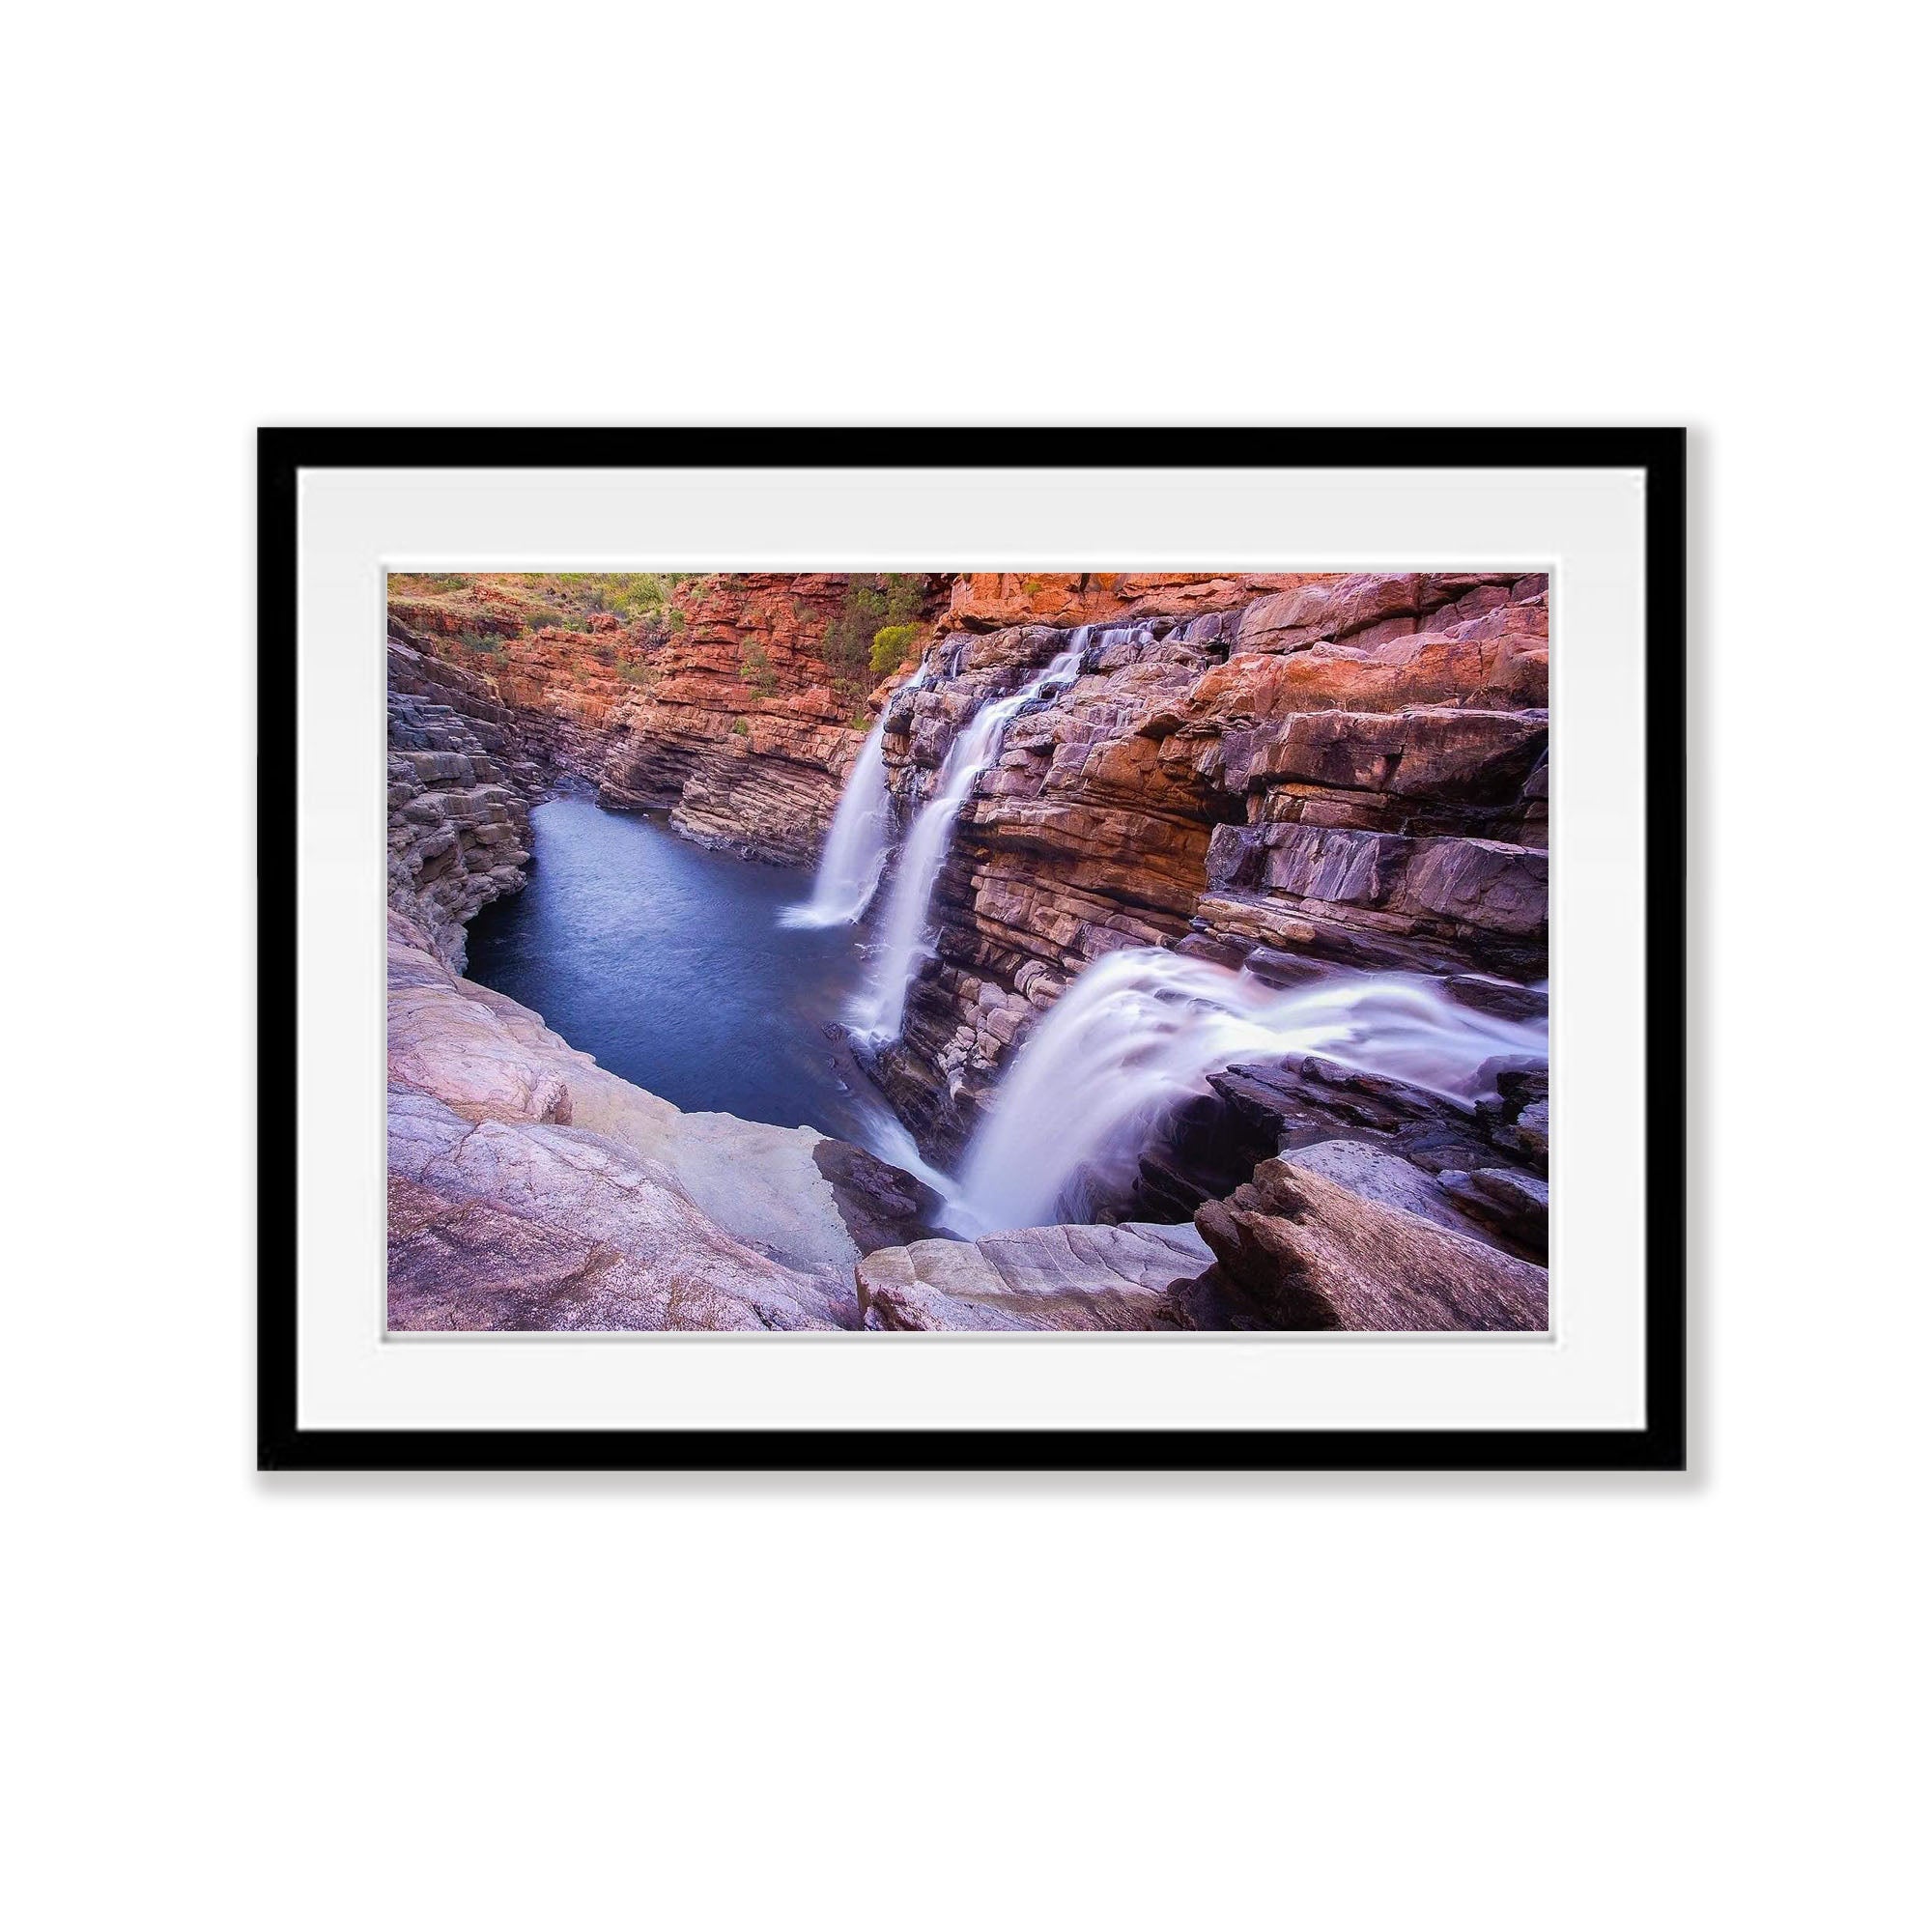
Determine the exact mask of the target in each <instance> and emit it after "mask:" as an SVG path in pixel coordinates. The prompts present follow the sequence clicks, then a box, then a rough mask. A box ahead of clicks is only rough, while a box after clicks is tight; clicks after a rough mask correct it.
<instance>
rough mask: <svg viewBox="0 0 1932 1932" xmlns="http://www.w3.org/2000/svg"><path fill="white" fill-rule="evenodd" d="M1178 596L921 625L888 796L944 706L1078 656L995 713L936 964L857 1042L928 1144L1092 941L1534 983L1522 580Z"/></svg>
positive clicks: (904, 777) (1527, 598) (929, 757)
mask: <svg viewBox="0 0 1932 1932" xmlns="http://www.w3.org/2000/svg"><path fill="white" fill-rule="evenodd" d="M1258 592H1259V593H1261V594H1257V593H1258ZM1186 594H1187V595H1188V596H1190V597H1193V598H1198V599H1200V600H1201V601H1203V602H1209V603H1210V604H1211V605H1214V606H1218V607H1219V608H1210V609H1208V610H1206V611H1199V610H1198V606H1197V614H1193V615H1188V614H1185V613H1184V608H1183V610H1180V611H1175V610H1168V611H1160V612H1159V613H1158V614H1155V615H1151V616H1150V615H1146V614H1141V615H1138V616H1137V617H1135V618H1134V619H1133V620H1132V621H1128V622H1123V623H1119V624H1097V625H1095V626H1094V627H1092V628H1090V629H1089V630H1088V631H1087V632H1086V633H1085V634H1084V636H1083V635H1082V634H1081V633H1079V632H1078V631H1075V632H1073V633H1069V632H1068V631H1066V630H1065V629H1062V628H1057V627H1050V626H1046V625H1041V624H1033V623H1026V624H1019V625H1010V626H998V627H995V628H991V629H987V630H983V631H973V632H968V633H967V634H966V635H962V636H958V637H953V638H951V639H949V640H947V641H945V642H942V643H941V644H940V645H939V646H938V648H937V651H936V653H935V658H936V671H935V674H932V675H929V676H928V679H927V681H926V682H925V683H924V684H923V686H921V687H920V688H919V689H918V690H916V691H913V692H910V693H903V694H900V695H899V696H896V698H895V700H894V701H893V703H892V708H891V709H890V711H889V713H888V719H887V736H886V757H887V763H888V768H889V772H890V775H891V779H890V781H891V782H892V784H893V785H894V787H895V791H896V792H897V793H898V795H899V796H900V798H901V800H902V801H903V807H902V810H908V811H909V810H913V809H916V804H917V801H918V800H919V799H920V798H921V797H923V796H924V795H925V794H926V792H927V791H929V788H930V784H931V775H932V773H933V772H934V771H935V770H936V769H937V767H938V766H939V764H940V763H941V762H942V761H943V759H944V757H945V753H946V751H947V748H948V746H949V745H950V743H951V741H952V736H953V734H954V733H955V732H956V731H957V729H958V728H959V725H960V723H961V721H962V720H964V719H965V718H967V717H969V716H971V715H972V713H973V712H974V711H975V710H977V709H978V708H979V706H980V705H981V704H982V703H984V702H986V701H987V700H988V699H989V698H990V697H993V696H999V695H1002V694H1004V693H1006V692H1009V691H1011V690H1013V689H1015V688H1016V687H1017V686H1018V684H1019V683H1020V682H1021V681H1022V680H1023V679H1024V678H1025V677H1026V676H1027V675H1028V674H1029V673H1030V672H1032V671H1035V670H1037V668H1039V667H1040V666H1042V665H1045V664H1047V663H1049V662H1050V661H1051V660H1052V659H1053V658H1054V657H1055V656H1056V655H1057V654H1058V653H1059V652H1060V651H1062V650H1063V649H1065V648H1066V647H1067V646H1068V643H1069V640H1070V639H1071V640H1074V641H1078V642H1080V643H1081V644H1082V646H1083V656H1082V674H1081V676H1080V677H1079V679H1078V681H1077V682H1076V683H1075V684H1073V686H1072V687H1071V689H1070V690H1068V691H1067V692H1065V695H1064V696H1058V697H1057V698H1055V699H1053V700H1052V701H1051V702H1047V703H1042V704H1040V705H1039V706H1037V708H1035V709H1033V710H1032V711H1029V712H1023V713H1022V714H1021V715H1020V717H1019V718H1018V719H1017V720H1016V721H1015V722H1014V724H1013V725H1012V726H1011V727H1010V728H1009V731H1008V734H1007V737H1006V740H1005V744H1004V748H1003V751H1002V753H1001V756H1000V758H999V761H998V763H997V765H996V766H995V767H994V768H993V769H991V770H989V771H988V772H986V773H985V774H984V775H983V776H982V778H981V780H980V783H979V785H978V787H977V789H976V795H975V796H974V797H973V798H972V799H970V800H969V802H968V804H967V806H966V807H965V809H964V810H963V811H962V812H961V814H960V818H959V821H958V825H957V829H956V832H955V836H954V838H953V841H952V853H951V856H950V858H949V861H948V864H947V867H946V868H945V870H944V872H943V873H942V875H941V879H940V884H939V887H938V890H937V893H936V895H935V898H934V904H933V913H934V923H935V928H936V935H937V936H936V948H935V952H936V956H935V957H934V959H933V960H932V961H931V962H930V964H929V965H928V966H927V968H926V970H925V971H924V973H923V977H922V978H921V979H920V980H919V981H918V983H917V984H916V985H915V986H914V987H913V989H912V993H911V996H910V999H909V1001H908V1006H907V1018H906V1025H905V1030H904V1034H903V1037H901V1039H900V1040H899V1041H898V1042H897V1043H896V1044H895V1045H893V1046H891V1047H889V1048H887V1049H886V1050H884V1051H883V1052H882V1053H881V1054H880V1055H879V1056H878V1060H877V1072H878V1076H879V1078H880V1080H881V1082H882V1084H883V1085H884V1086H885V1087H886V1089H887V1091H888V1093H889V1094H891V1096H892V1098H893V1101H894V1104H895V1107H896V1108H897V1110H898V1111H899V1112H900V1113H901V1115H902V1116H903V1117H904V1118H905V1119H906V1120H907V1121H908V1122H910V1123H911V1124H912V1125H913V1126H914V1127H915V1130H916V1131H917V1132H918V1133H919V1134H920V1136H921V1138H922V1140H923V1143H924V1144H925V1145H926V1147H927V1148H928V1150H930V1151H934V1152H935V1153H938V1154H940V1155H941V1156H950V1155H952V1154H953V1153H956V1151H958V1149H959V1148H960V1147H961V1146H962V1145H963V1144H964V1142H965V1140H966V1139H967V1137H968V1136H969V1135H970V1133H971V1131H972V1129H973V1127H974V1125H975V1124H976V1122H977V1121H978V1119H979V1117H980V1112H981V1110H982V1109H983V1106H984V1104H985V1101H986V1098H987V1095H988V1094H989V1092H990V1089H991V1086H992V1083H993V1081H994V1079H995V1078H996V1076H997V1074H998V1071H999V1069H1000V1067H1001V1066H1002V1065H1003V1064H1004V1063H1005V1062H1006V1061H1007V1059H1008V1058H1009V1055H1010V1053H1011V1052H1012V1050H1013V1048H1014V1047H1015V1045H1016V1044H1017V1043H1018V1042H1019V1041H1020V1040H1021V1039H1022V1038H1023V1037H1024V1036H1025V1035H1026V1033H1027V1032H1028V1031H1029V1029H1030V1027H1031V1026H1032V1024H1033V1022H1034V1020H1035V1018H1036V1017H1037V1014H1039V1013H1040V1012H1042V1011H1044V1010H1045V1009H1048V1008H1050V1007H1051V1006H1052V1005H1053V1004H1054V1002H1055V1001H1056V1000H1057V999H1058V998H1059V997H1060V995H1061V993H1062V992H1063V991H1064V990H1065V986H1066V984H1067V982H1068V980H1070V979H1071V978H1072V977H1073V976H1074V975H1075V974H1077V973H1078V971H1079V970H1080V968H1081V967H1082V966H1084V965H1085V964H1087V963H1088V962H1089V961H1091V960H1093V959H1094V958H1096V957H1098V956H1099V955H1100V954H1101V953H1103V952H1109V951H1112V950H1115V949H1118V948H1121V947H1124V946H1170V947H1173V948H1175V949H1177V950H1179V951H1180V952H1192V953H1196V954H1199V955H1201V956H1204V957H1208V958H1211V959H1213V960H1216V961H1218V962H1220V963H1223V964H1226V965H1230V966H1236V965H1246V966H1247V967H1249V968H1250V970H1252V971H1253V972H1255V973H1257V974H1260V975H1262V976H1263V977H1264V978H1270V979H1272V980H1274V981H1275V982H1276V983H1280V984H1290V983H1293V981H1294V980H1295V979H1296V978H1297V976H1305V975H1307V974H1308V973H1310V972H1311V971H1312V970H1321V969H1322V968H1324V967H1331V966H1337V965H1339V966H1345V967H1357V968H1369V969H1393V970H1413V971H1419V972H1426V973H1430V974H1434V975H1446V976H1448V977H1449V978H1450V980H1451V983H1452V985H1455V986H1458V987H1460V988H1461V989H1462V991H1463V994H1464V996H1465V997H1467V998H1468V999H1469V1000H1470V1001H1471V1002H1472V1003H1480V1002H1483V1001H1493V1002H1498V1003H1501V1005H1502V1006H1503V1007H1506V1008H1507V1007H1514V1008H1517V1009H1525V1008H1529V1007H1533V1006H1534V1005H1535V1004H1536V1002H1537V1001H1538V1000H1539V998H1540V996H1539V995H1538V994H1537V993H1536V992H1534V991H1533V990H1531V989H1530V988H1531V983H1532V982H1534V981H1537V980H1541V979H1542V978H1543V977H1544V974H1545V972H1546V970H1547V969H1546V967H1545V965H1544V959H1545V952H1546V948H1547V936H1548V928H1547V916H1548V915H1547V898H1548V852H1547V810H1548V804H1547V795H1548V786H1547V758H1548V709H1547V706H1548V585H1547V583H1546V582H1545V581H1544V580H1543V579H1542V578H1540V577H1517V576H1515V575H1513V574H1509V573H1488V574H1482V573H1476V574H1449V573H1438V574H1405V575H1378V576H1354V577H1337V576H1325V577H1308V578H1303V579H1300V580H1297V581H1295V582H1293V583H1291V584H1289V585H1287V586H1286V587H1283V586H1281V585H1280V584H1279V583H1264V582H1257V581H1255V580H1244V579H1223V580H1214V581H1212V582H1211V583H1210V585H1209V586H1208V587H1206V588H1205V589H1204V588H1201V587H1196V586H1189V587H1188V590H1187V592H1186ZM963 601H964V600H961V601H960V602H955V604H954V606H953V614H954V615H955V616H956V615H957V613H958V612H959V611H960V609H961V606H962V603H963ZM1173 601H1174V602H1177V603H1178V602H1180V598H1179V596H1176V597H1174V599H1173ZM1010 604H1011V599H1010V598H1009V597H1008V596H1005V595H998V596H988V597H987V598H986V599H985V600H984V601H983V602H982V603H981V604H980V606H979V608H980V609H982V610H985V611H989V612H990V613H992V614H993V615H1003V614H1005V613H1006V612H1007V611H1008V610H1009V608H1010ZM966 608H968V609H971V608H973V607H972V606H970V605H967V606H966ZM1247 1097H1249V1098H1250V1099H1252V1098H1253V1097H1254V1096H1252V1095H1249V1096H1247ZM1359 1099H1360V1096H1356V1098H1355V1099H1351V1100H1350V1101H1348V1102H1347V1103H1346V1104H1347V1105H1349V1106H1351V1107H1356V1108H1357V1111H1359V1104H1358V1103H1359ZM1330 1111H1332V1110H1330ZM1375 1124H1376V1125H1377V1127H1378V1129H1379V1128H1383V1127H1384V1126H1386V1124H1387V1122H1385V1120H1384V1119H1383V1118H1381V1117H1380V1116H1379V1115H1378V1117H1377V1119H1376V1121H1375ZM1286 1130H1287V1129H1286V1128H1285V1129H1284V1131H1286ZM1264 1151H1266V1152H1272V1151H1274V1150H1273V1148H1272V1147H1269V1148H1267V1149H1265V1150H1264ZM1196 1198H1197V1199H1198V1198H1199V1197H1198V1195H1197V1196H1196Z"/></svg>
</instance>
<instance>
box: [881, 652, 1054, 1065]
mask: <svg viewBox="0 0 1932 1932" xmlns="http://www.w3.org/2000/svg"><path fill="white" fill-rule="evenodd" d="M1086 644H1087V633H1086V631H1085V630H1084V629H1082V630H1078V631H1076V632H1074V634H1073V641H1072V643H1071V645H1069V647H1068V648H1067V649H1065V650H1064V651H1062V652H1061V654H1060V655H1059V656H1058V657H1057V658H1055V659H1054V661H1053V662H1052V663H1051V664H1050V665H1048V666H1047V668H1045V669H1044V670H1043V671H1041V672H1040V673H1039V675H1038V676H1037V677H1036V678H1034V679H1033V680H1032V681H1031V682H1030V683H1028V684H1026V685H1024V686H1023V687H1022V688H1021V689H1020V690H1018V691H1016V692H1014V693H1013V695H1012V696H1010V697H1002V698H999V699H997V700H996V701H995V702H993V703H991V704H987V705H984V706H982V707H981V708H980V710H979V711H978V712H976V713H975V714H974V716H973V718H972V720H971V721H970V722H969V723H968V724H967V725H966V726H965V727H964V728H963V729H962V730H961V731H960V733H959V735H958V736H957V737H956V738H955V739H953V741H952V750H951V751H950V752H948V753H947V754H946V762H945V763H944V764H943V765H942V766H941V767H940V770H939V779H938V781H937V783H936V784H935V786H934V788H933V794H932V797H931V798H930V799H929V800H928V801H927V802H926V804H925V806H924V808H923V810H921V812H920V814H919V816H918V817H917V818H916V819H915V820H914V821H913V828H912V831H911V833H910V834H909V835H908V837H907V838H906V842H905V849H904V851H903V852H901V853H900V855H899V863H898V869H897V871H895V873H894V874H893V884H892V890H891V892H890V893H888V894H887V895H886V910H885V916H884V918H883V920H882V921H881V923H880V928H879V947H878V951H877V952H875V953H874V954H873V957H872V961H871V965H870V968H869V970H868V972H867V980H866V986H865V990H864V991H863V992H862V993H861V994H860V996H859V998H858V999H857V1000H856V1001H855V1002H854V1004H853V1008H852V1027H853V1031H854V1033H856V1034H857V1035H859V1036H860V1037H862V1038H865V1039H867V1040H870V1041H871V1042H873V1043H874V1044H882V1043H884V1042H885V1041H888V1040H894V1039H896V1038H897V1037H899V1031H900V1029H901V1028H902V1027H903V1025H904V1024H905V1003H906V992H907V990H908V989H909V988H910V986H911V985H912V979H913V974H914V973H915V972H916V971H917V970H918V967H919V962H920V960H921V959H922V958H923V956H924V952H925V944H926V916H927V913H928V911H929V909H930V907H931V904H932V890H933V888H934V886H936V885H937V884H938V883H939V873H940V868H941V867H943V866H944V865H945V863H946V852H947V847H948V846H949V845H950V844H951V843H952V823H953V820H954V819H956V818H957V817H958V816H959V809H960V807H961V806H963V805H964V804H965V803H966V797H967V794H968V793H969V792H970V791H971V790H972V789H973V782H974V781H975V780H976V779H977V778H978V777H979V776H980V773H981V772H982V771H984V770H985V769H986V767H987V766H988V765H989V764H991V763H992V762H993V760H994V759H995V758H996V757H998V756H999V753H1000V742H1001V740H1002V739H1003V738H1004V737H1005V736H1006V731H1007V726H1008V725H1009V724H1011V723H1012V721H1013V719H1014V718H1015V717H1017V716H1018V714H1019V713H1020V712H1021V711H1022V710H1023V709H1024V708H1025V707H1026V706H1027V705H1029V704H1031V703H1032V702H1033V701H1034V700H1035V699H1036V698H1037V697H1041V696H1045V694H1046V693H1047V692H1048V691H1050V690H1052V689H1054V688H1055V687H1056V686H1062V685H1065V683H1067V682H1068V681H1069V680H1070V679H1071V678H1073V677H1074V676H1075V675H1076V674H1077V673H1078V671H1079V669H1080V659H1081V656H1082V654H1083V652H1084V651H1085V649H1086Z"/></svg>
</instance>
